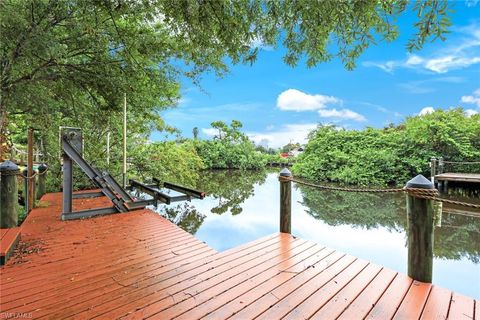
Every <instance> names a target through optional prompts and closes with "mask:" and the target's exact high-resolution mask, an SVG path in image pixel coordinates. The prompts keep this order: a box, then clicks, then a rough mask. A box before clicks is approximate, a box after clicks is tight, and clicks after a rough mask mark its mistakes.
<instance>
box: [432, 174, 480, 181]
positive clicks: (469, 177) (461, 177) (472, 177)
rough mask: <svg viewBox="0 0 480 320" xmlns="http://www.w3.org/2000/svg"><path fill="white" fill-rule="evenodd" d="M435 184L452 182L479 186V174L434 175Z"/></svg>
mask: <svg viewBox="0 0 480 320" xmlns="http://www.w3.org/2000/svg"><path fill="white" fill-rule="evenodd" d="M434 178H435V182H443V181H452V182H466V183H476V184H480V174H479V173H456V172H447V173H442V174H437V175H435V177H434Z"/></svg>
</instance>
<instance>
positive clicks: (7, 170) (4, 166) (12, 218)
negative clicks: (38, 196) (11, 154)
mask: <svg viewBox="0 0 480 320" xmlns="http://www.w3.org/2000/svg"><path fill="white" fill-rule="evenodd" d="M18 173H19V170H18V166H17V165H16V164H15V163H13V162H12V161H10V160H7V161H5V162H3V163H1V164H0V175H1V176H2V177H1V185H0V189H1V192H0V221H1V223H0V228H14V227H16V226H17V224H18V213H17V206H18V185H17V174H18Z"/></svg>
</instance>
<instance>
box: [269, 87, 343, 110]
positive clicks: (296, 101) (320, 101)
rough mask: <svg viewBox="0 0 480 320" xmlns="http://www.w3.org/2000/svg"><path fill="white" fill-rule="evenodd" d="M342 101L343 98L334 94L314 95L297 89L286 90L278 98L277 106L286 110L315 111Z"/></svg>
mask: <svg viewBox="0 0 480 320" xmlns="http://www.w3.org/2000/svg"><path fill="white" fill-rule="evenodd" d="M341 103H342V100H341V99H338V98H336V97H333V96H325V95H321V94H315V95H312V94H308V93H304V92H302V91H299V90H296V89H288V90H285V91H283V92H282V93H280V95H279V96H278V98H277V107H278V108H279V109H280V110H285V111H313V110H318V109H323V108H327V105H330V104H341Z"/></svg>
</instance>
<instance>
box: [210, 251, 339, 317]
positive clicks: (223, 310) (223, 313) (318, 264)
mask: <svg viewBox="0 0 480 320" xmlns="http://www.w3.org/2000/svg"><path fill="white" fill-rule="evenodd" d="M334 252H335V251H334V250H333V249H329V248H324V249H322V250H321V251H320V252H318V253H317V254H315V255H313V256H311V257H309V258H307V259H305V260H304V261H302V262H301V263H298V264H296V265H294V266H292V267H291V268H288V269H285V270H280V271H279V272H278V274H277V275H275V276H273V277H271V278H270V279H268V280H267V281H265V282H263V283H262V284H260V285H258V286H255V287H253V288H252V289H251V290H249V291H247V292H245V293H244V294H242V295H240V296H238V297H236V298H235V299H232V300H231V301H230V302H228V303H225V304H223V305H222V306H221V307H220V308H218V309H216V310H213V312H210V313H209V314H207V315H205V316H204V317H203V318H205V319H226V318H228V317H230V316H232V315H234V314H235V313H237V312H238V311H240V310H241V309H243V308H244V307H246V306H247V305H249V304H251V303H254V302H255V301H257V300H258V299H260V298H261V297H263V296H265V295H266V294H268V293H269V292H271V291H273V290H274V289H275V288H277V287H279V286H280V285H282V284H284V283H286V282H287V281H288V280H290V279H292V278H293V277H296V276H300V274H302V273H303V272H307V270H308V271H310V270H314V269H316V270H318V272H321V271H320V270H321V268H322V261H325V259H327V258H328V257H331V256H332V254H333V253H334Z"/></svg>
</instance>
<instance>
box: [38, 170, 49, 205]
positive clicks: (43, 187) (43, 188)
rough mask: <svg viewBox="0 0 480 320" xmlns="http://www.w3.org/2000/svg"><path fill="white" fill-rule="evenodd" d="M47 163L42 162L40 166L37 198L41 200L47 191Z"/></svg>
mask: <svg viewBox="0 0 480 320" xmlns="http://www.w3.org/2000/svg"><path fill="white" fill-rule="evenodd" d="M47 169H48V167H47V165H46V164H44V163H42V164H41V165H40V166H39V167H38V187H37V200H40V198H42V196H43V195H44V194H45V193H46V192H47V173H46V172H47Z"/></svg>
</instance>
